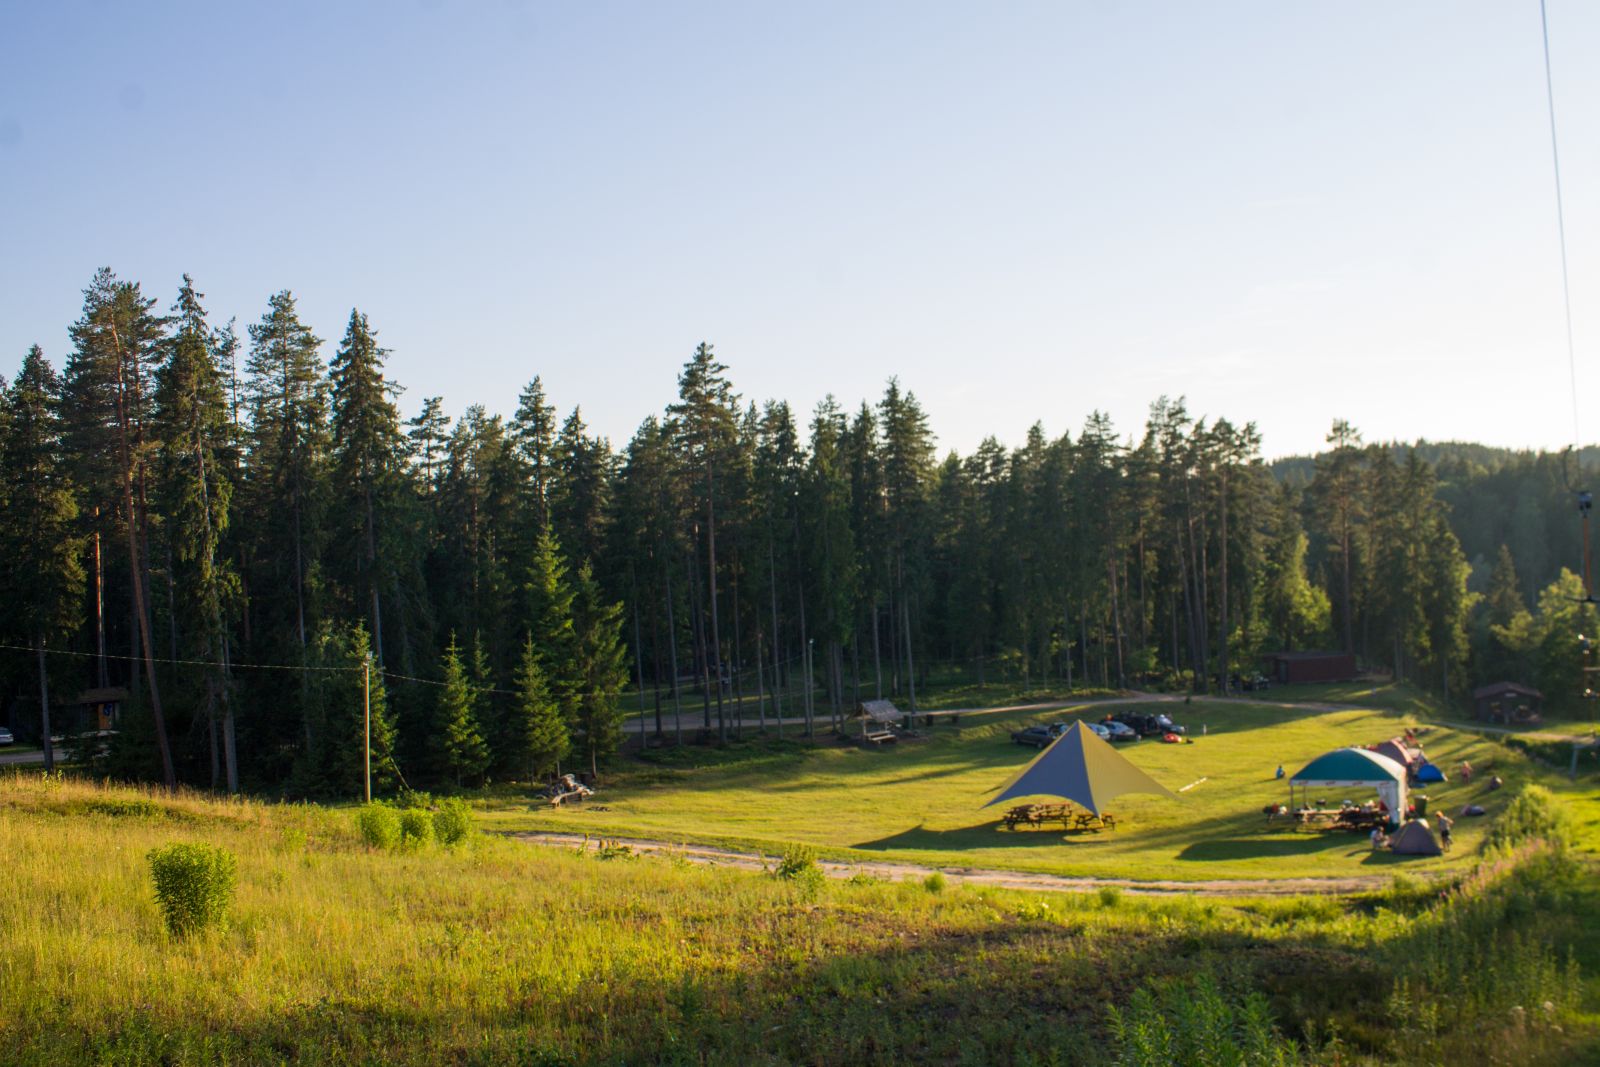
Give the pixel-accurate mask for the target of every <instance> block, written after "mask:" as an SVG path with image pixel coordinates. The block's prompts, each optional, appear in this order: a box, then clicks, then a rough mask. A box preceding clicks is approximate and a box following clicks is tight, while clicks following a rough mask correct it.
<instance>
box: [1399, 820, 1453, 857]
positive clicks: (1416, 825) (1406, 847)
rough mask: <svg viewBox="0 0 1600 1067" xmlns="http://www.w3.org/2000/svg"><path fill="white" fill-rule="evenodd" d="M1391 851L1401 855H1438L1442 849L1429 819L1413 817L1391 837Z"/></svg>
mask: <svg viewBox="0 0 1600 1067" xmlns="http://www.w3.org/2000/svg"><path fill="white" fill-rule="evenodd" d="M1389 851H1390V852H1393V853H1395V854H1396V855H1399V856H1437V855H1439V853H1440V852H1441V851H1443V850H1442V849H1440V848H1439V841H1438V839H1437V838H1435V837H1434V836H1433V831H1432V830H1431V829H1429V827H1428V820H1427V819H1412V820H1411V821H1410V822H1408V823H1406V824H1405V825H1404V826H1402V827H1400V829H1398V830H1396V831H1395V833H1394V836H1393V837H1392V838H1390V839H1389Z"/></svg>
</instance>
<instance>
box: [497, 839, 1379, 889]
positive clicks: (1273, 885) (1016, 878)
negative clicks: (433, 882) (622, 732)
mask: <svg viewBox="0 0 1600 1067" xmlns="http://www.w3.org/2000/svg"><path fill="white" fill-rule="evenodd" d="M509 836H511V837H513V838H516V839H517V840H519V841H525V842H527V843H529V844H532V845H544V846H547V847H552V848H586V849H591V850H598V849H599V848H600V847H601V840H600V839H599V838H595V837H591V836H590V835H588V834H544V833H523V834H511V835H509ZM605 841H606V842H608V843H610V844H614V845H625V846H627V847H628V848H629V849H631V850H632V851H634V852H636V853H641V854H646V853H657V852H662V853H670V854H673V855H677V856H681V857H683V858H684V859H686V860H688V861H689V862H690V863H703V864H707V865H717V866H723V867H732V868H734V869H736V870H746V871H759V870H764V869H767V868H770V867H772V866H774V865H776V863H777V860H778V857H777V856H775V855H774V856H766V855H763V854H761V853H759V852H744V851H739V850H736V849H727V848H717V847H714V846H711V845H680V844H674V843H672V842H669V841H647V840H642V839H640V838H635V837H607V838H605ZM818 864H819V865H820V866H821V867H822V870H823V872H824V873H825V874H827V876H828V877H829V878H849V877H851V876H853V875H856V874H866V875H870V876H871V877H874V878H883V879H886V880H888V881H904V880H906V879H914V880H916V881H921V880H922V879H924V878H926V877H927V876H928V875H930V874H933V873H934V872H936V871H937V872H938V873H940V874H942V875H944V876H945V878H946V879H948V880H949V881H950V883H951V884H953V885H985V886H995V887H997V888H1000V889H1029V890H1035V891H1042V892H1055V893H1093V892H1097V891H1098V890H1100V889H1103V888H1106V887H1115V888H1117V889H1121V890H1123V891H1124V892H1128V893H1136V894H1139V895H1144V896H1181V895H1192V896H1210V897H1262V896H1273V897H1278V896H1304V895H1317V896H1348V895H1350V894H1354V893H1370V892H1373V891H1375V890H1378V889H1382V888H1384V887H1385V886H1387V885H1388V884H1389V883H1390V881H1391V880H1392V878H1391V876H1390V875H1364V876H1361V877H1353V878H1237V879H1211V880H1208V881H1199V882H1179V881H1160V880H1157V881H1144V880H1138V879H1133V878H1069V877H1066V876H1064V875H1056V874H1038V873H1034V872H1030V871H1002V870H994V869H990V868H982V867H932V866H922V865H920V864H915V863H890V862H882V861H876V860H863V861H850V862H846V861H841V860H827V859H825V860H819V861H818Z"/></svg>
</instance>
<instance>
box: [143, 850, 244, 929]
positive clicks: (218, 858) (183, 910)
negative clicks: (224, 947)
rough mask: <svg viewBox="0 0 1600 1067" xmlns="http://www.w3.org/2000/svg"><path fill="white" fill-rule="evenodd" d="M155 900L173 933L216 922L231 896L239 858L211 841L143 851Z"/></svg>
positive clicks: (215, 923)
mask: <svg viewBox="0 0 1600 1067" xmlns="http://www.w3.org/2000/svg"><path fill="white" fill-rule="evenodd" d="M145 859H146V860H147V861H148V862H149V864H150V875H151V877H152V878H153V879H154V880H155V884H156V902H157V903H158V904H160V906H161V915H162V918H164V919H165V920H166V923H167V929H168V930H169V931H170V932H171V933H172V936H173V937H187V936H188V935H189V934H192V933H197V932H199V931H201V930H204V929H206V928H207V927H210V926H216V925H219V924H220V923H221V922H222V920H223V917H224V916H225V915H226V914H227V911H228V904H229V902H230V901H232V899H233V887H234V883H235V880H236V878H237V875H238V869H239V861H238V860H237V859H236V858H234V855H233V853H231V852H229V851H228V850H227V849H225V848H218V847H216V846H215V845H203V844H174V845H167V846H166V847H164V848H153V849H151V850H150V851H149V852H148V853H146V854H145Z"/></svg>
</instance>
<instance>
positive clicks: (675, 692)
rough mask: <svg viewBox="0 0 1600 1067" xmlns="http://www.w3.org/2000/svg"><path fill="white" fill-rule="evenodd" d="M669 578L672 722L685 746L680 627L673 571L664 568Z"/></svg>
mask: <svg viewBox="0 0 1600 1067" xmlns="http://www.w3.org/2000/svg"><path fill="white" fill-rule="evenodd" d="M663 573H664V574H665V575H666V578H667V649H668V651H669V652H670V653H671V658H672V722H673V725H674V728H675V730H676V733H677V738H678V744H679V745H682V744H683V694H682V692H680V690H679V689H678V626H677V623H675V622H674V621H673V616H672V569H671V568H670V567H665V568H663Z"/></svg>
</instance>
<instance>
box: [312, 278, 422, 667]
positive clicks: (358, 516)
mask: <svg viewBox="0 0 1600 1067" xmlns="http://www.w3.org/2000/svg"><path fill="white" fill-rule="evenodd" d="M387 355H388V349H385V348H380V347H379V346H378V339H377V334H376V333H375V332H374V331H373V329H372V328H371V326H370V325H369V324H368V322H367V317H366V316H365V315H363V314H362V313H361V312H360V311H357V310H355V309H354V308H352V309H351V311H350V322H349V325H348V326H347V327H346V329H345V335H344V340H343V341H342V342H341V343H340V345H339V350H338V352H337V353H336V354H335V355H334V358H333V362H332V363H331V364H330V365H329V368H328V378H329V381H330V382H331V384H332V431H333V437H332V454H333V476H334V485H335V486H337V487H338V488H337V491H338V492H339V493H340V494H344V495H345V496H346V499H347V500H348V501H349V502H350V505H349V506H345V507H341V508H337V509H335V511H334V516H335V517H334V519H333V521H332V522H331V524H330V525H331V526H332V529H333V532H334V535H335V537H334V542H333V543H334V545H335V546H340V547H342V551H341V552H340V557H341V558H342V559H343V560H346V561H347V562H348V563H349V564H350V565H351V566H350V567H349V574H348V581H347V584H348V586H349V588H350V589H351V591H352V593H353V599H354V600H355V602H356V604H357V605H358V609H359V610H364V611H367V612H368V613H369V617H370V618H371V620H372V626H371V631H372V640H373V645H374V649H375V652H376V659H377V661H378V662H379V663H380V664H381V663H383V662H384V637H383V597H384V594H385V593H386V592H392V591H393V589H394V586H395V584H396V579H395V575H394V573H393V568H392V565H391V561H392V558H393V556H394V555H396V554H397V552H398V546H390V545H389V544H388V542H390V541H391V540H392V539H393V538H392V535H391V532H390V525H391V523H392V522H393V520H394V518H395V517H396V515H397V513H398V512H399V511H400V510H401V501H400V500H399V497H400V494H401V492H402V490H403V482H402V480H401V473H402V470H403V468H404V461H405V436H404V434H403V433H402V431H401V429H400V414H399V412H398V411H397V410H396V408H395V406H394V399H393V398H394V396H395V395H396V394H398V393H399V387H398V386H396V385H394V384H393V383H392V382H389V381H386V380H385V379H384V376H383V361H384V357H385V356H387ZM389 547H394V548H395V549H396V551H395V552H390V551H383V549H385V548H389Z"/></svg>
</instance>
